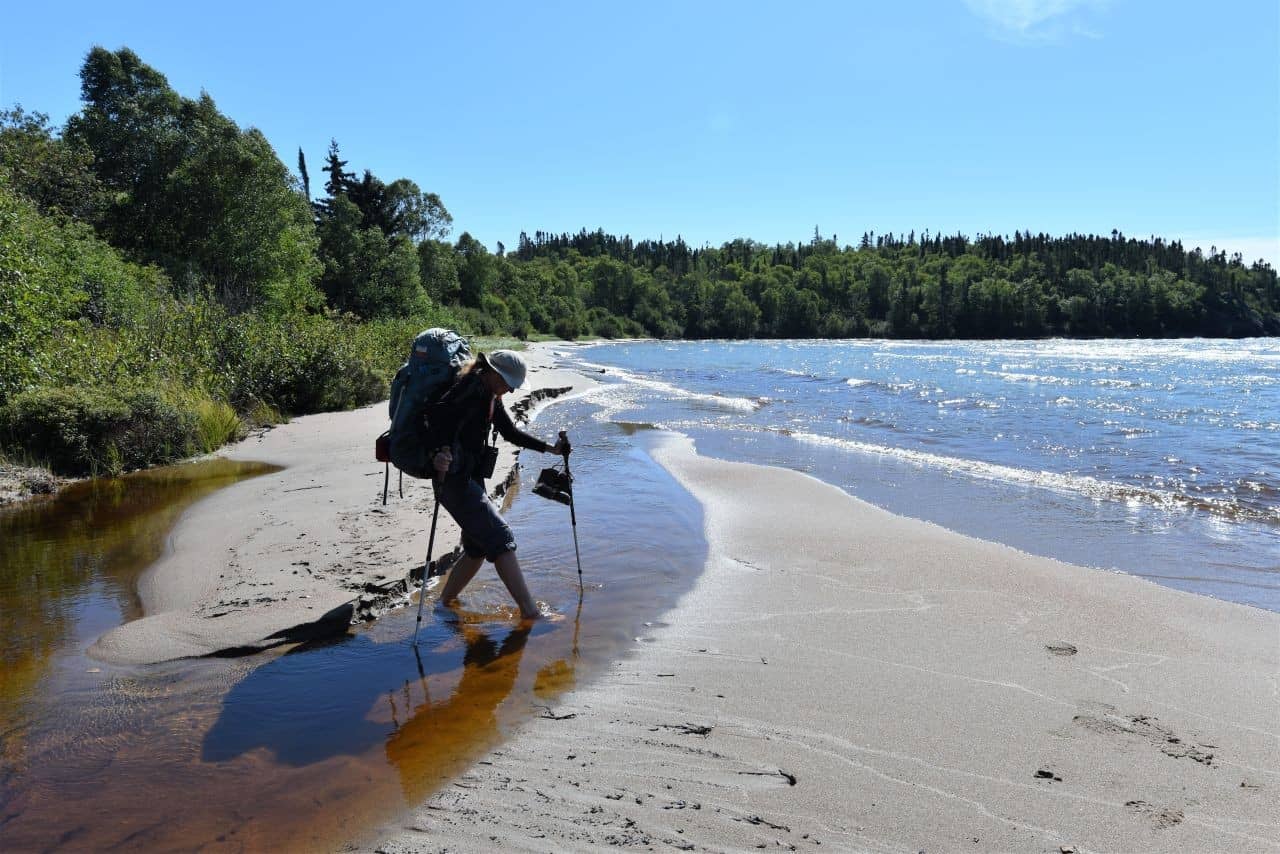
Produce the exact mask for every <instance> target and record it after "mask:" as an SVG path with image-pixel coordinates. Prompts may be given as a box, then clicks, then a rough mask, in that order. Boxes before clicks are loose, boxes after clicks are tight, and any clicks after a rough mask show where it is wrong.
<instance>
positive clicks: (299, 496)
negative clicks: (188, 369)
mask: <svg viewBox="0 0 1280 854" xmlns="http://www.w3.org/2000/svg"><path fill="white" fill-rule="evenodd" d="M556 346H557V347H558V346H562V345H561V344H560V343H559V342H557V344H556ZM567 346H572V345H567ZM525 356H526V358H527V360H528V362H529V368H530V370H529V380H528V384H527V386H526V388H524V389H522V390H521V393H519V394H517V395H512V396H511V397H512V399H511V400H509V401H507V405H508V408H509V409H510V410H512V411H513V413H522V414H523V415H524V417H526V418H532V417H533V415H534V414H535V413H536V412H538V411H540V410H541V408H543V407H544V406H546V405H547V403H548V402H549V401H550V400H551V399H553V398H555V397H556V396H558V395H562V394H563V395H567V396H570V397H571V396H573V395H576V394H580V393H583V392H585V391H586V390H587V389H589V388H590V387H591V386H592V385H594V382H593V381H592V380H591V379H590V378H589V377H586V376H584V375H580V374H577V373H576V372H570V371H566V370H560V369H556V368H554V367H553V362H554V358H553V357H552V355H551V353H550V348H549V347H544V346H540V345H531V346H530V347H529V349H527V350H526V351H525ZM386 422H387V417H386V402H385V401H383V402H381V403H378V404H374V405H372V406H368V407H364V408H362V409H357V410H353V411H350V412H334V413H321V414H317V415H308V416H301V417H298V418H295V419H293V420H291V421H290V422H289V423H288V424H283V425H279V426H276V427H274V428H272V429H271V430H267V431H262V432H259V433H256V434H254V435H252V436H250V437H248V438H247V439H245V440H243V441H241V442H239V443H237V444H235V445H231V446H227V447H225V448H223V449H222V451H221V452H219V454H218V456H221V457H225V458H227V459H233V460H242V461H255V462H265V463H270V464H273V465H278V466H281V467H282V470H281V471H279V472H276V473H274V474H269V475H264V476H261V477H257V478H253V479H251V480H247V481H243V482H241V483H237V484H235V485H233V486H231V487H228V488H227V489H224V490H220V491H219V492H217V493H215V494H213V495H211V496H209V497H208V498H206V499H204V500H202V501H201V502H199V503H198V504H196V505H195V506H193V507H191V508H190V509H189V510H188V511H187V512H186V513H184V514H183V516H182V518H181V519H180V520H179V522H178V524H177V525H176V526H175V527H174V529H173V531H172V533H171V534H170V537H169V547H168V549H167V550H166V553H165V555H164V556H163V557H161V558H160V560H158V561H156V563H154V564H153V565H152V566H151V567H149V568H148V569H147V570H146V571H145V572H144V573H143V575H142V576H141V578H140V579H139V582H138V596H139V598H140V600H141V602H142V605H143V614H144V616H143V617H142V618H140V619H138V620H134V621H132V622H128V623H125V624H123V625H121V626H118V627H116V628H114V629H111V630H110V631H108V632H106V633H105V634H104V635H102V637H100V638H99V639H98V640H97V641H96V642H95V643H94V644H93V645H92V646H91V647H90V648H89V654H90V655H91V656H92V657H94V658H97V659H100V660H102V661H105V662H108V663H112V664H152V663H158V662H161V661H169V660H173V659H179V658H191V657H199V656H206V655H213V654H223V655H226V654H244V653H252V652H255V651H259V650H263V649H268V648H270V647H273V646H279V645H281V644H285V643H292V642H298V641H303V640H310V639H314V638H317V637H323V636H326V635H332V634H340V633H342V632H344V631H346V628H347V626H349V625H351V624H352V623H353V622H362V621H368V620H371V619H376V618H377V617H378V616H379V615H380V614H381V613H382V612H384V611H385V610H386V609H388V608H390V607H395V606H397V605H402V604H405V603H406V602H408V601H410V600H411V598H412V594H413V592H414V590H416V589H418V586H419V583H420V582H421V575H422V571H423V568H424V567H423V555H424V554H425V551H426V544H427V537H428V532H429V528H430V521H431V509H432V507H433V502H432V499H431V492H430V487H429V484H428V483H427V482H426V481H417V480H414V479H412V478H405V484H404V487H405V489H404V497H403V498H401V497H400V496H399V494H398V490H397V484H396V482H395V481H396V478H395V477H394V476H393V477H392V478H391V482H390V484H389V488H388V492H387V504H386V506H383V505H382V484H383V474H384V469H383V465H382V464H381V463H377V462H375V461H374V459H373V443H374V439H375V438H376V437H377V436H378V434H379V433H381V432H382V431H383V430H384V429H386ZM544 438H546V437H544ZM499 448H500V457H499V462H498V468H497V471H499V472H506V473H507V474H506V475H505V476H495V477H494V478H493V479H492V480H491V484H498V485H499V486H498V487H497V488H498V489H499V490H500V489H502V488H503V487H502V486H501V485H502V484H504V483H506V482H509V479H510V478H512V477H514V476H517V474H516V473H517V471H518V467H519V462H520V461H519V454H520V451H519V449H517V448H514V447H512V446H510V445H508V444H507V443H505V442H503V441H502V440H501V439H499ZM392 474H393V475H394V473H392ZM375 475H376V477H375ZM375 481H376V483H375ZM459 536H460V532H459V530H458V527H457V525H456V524H455V523H454V522H453V520H452V519H451V518H450V517H449V516H448V514H441V516H440V520H439V529H438V532H437V541H436V547H437V548H436V554H435V555H434V557H435V559H436V561H437V563H438V564H439V563H441V562H442V563H443V564H444V565H445V566H447V565H448V561H449V555H450V550H451V549H452V550H454V553H455V554H456V551H457V548H458V546H457V544H458V542H459Z"/></svg>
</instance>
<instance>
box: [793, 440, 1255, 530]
mask: <svg viewBox="0 0 1280 854" xmlns="http://www.w3.org/2000/svg"><path fill="white" fill-rule="evenodd" d="M790 435H791V436H792V438H794V439H796V440H798V441H801V442H807V443H809V444H813V445H821V446H827V447H835V448H840V449H842V450H847V451H854V452H857V453H862V454H872V455H875V456H881V457H892V458H894V459H898V460H902V461H903V462H907V463H911V464H913V465H916V466H920V467H922V468H923V467H929V468H938V469H944V470H946V471H951V472H959V473H961V474H965V475H968V476H970V477H973V478H977V479H980V480H988V481H998V482H1001V483H1014V484H1024V485H1026V486H1033V487H1038V488H1041V489H1049V490H1053V491H1055V492H1065V493H1071V494H1075V495H1083V496H1086V497H1088V498H1091V499H1093V500H1095V501H1102V500H1110V501H1123V502H1128V503H1134V502H1137V503H1141V504H1146V505H1149V506H1152V507H1155V508H1158V509H1164V510H1185V509H1198V510H1204V511H1207V512H1209V513H1212V514H1214V515H1217V516H1226V517H1232V518H1250V519H1257V520H1262V521H1268V522H1272V523H1280V509H1265V510H1255V509H1251V508H1246V507H1241V506H1239V505H1237V504H1235V503H1234V502H1230V501H1223V500H1219V499H1214V498H1201V497H1193V496H1188V495H1181V494H1178V493H1173V492H1164V491H1161V490H1157V489H1147V488H1144V487H1137V486H1128V485H1125V484H1122V483H1114V482H1110V481H1105V480H1099V479H1098V478H1094V477H1088V476H1086V475H1074V474H1063V473H1060V472H1051V471H1043V470H1042V471H1033V470H1031V469H1021V468H1015V467H1014V466H1005V465H1000V464H998V463H987V462H982V461H980V460H968V459H964V458H961V457H948V456H944V455H942V454H931V453H929V452H927V451H916V450H912V449H909V448H894V447H890V446H886V445H873V444H871V443H869V442H859V441H856V440H854V439H838V438H835V437H833V436H821V435H818V434H816V433H804V432H794V433H791V434H790Z"/></svg>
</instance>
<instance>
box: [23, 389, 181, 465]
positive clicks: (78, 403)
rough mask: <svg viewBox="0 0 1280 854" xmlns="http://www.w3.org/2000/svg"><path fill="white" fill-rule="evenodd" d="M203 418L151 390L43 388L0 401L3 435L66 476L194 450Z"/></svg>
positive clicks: (166, 458)
mask: <svg viewBox="0 0 1280 854" xmlns="http://www.w3.org/2000/svg"><path fill="white" fill-rule="evenodd" d="M198 428H199V417H198V415H197V414H196V413H195V412H194V411H193V410H191V409H186V408H183V407H181V406H179V405H176V404H175V403H173V402H172V401H171V400H170V399H168V398H166V396H165V395H163V394H162V393H160V392H158V391H156V390H153V389H118V388H111V387H106V388H89V387H77V388H42V389H33V390H30V391H25V392H22V393H21V394H19V395H17V396H15V397H14V398H13V399H12V400H10V401H9V402H8V403H7V404H6V405H5V406H4V407H3V408H0V437H2V438H0V441H3V443H4V445H5V447H6V448H7V449H8V450H9V451H10V452H13V451H15V450H19V449H20V452H21V453H22V454H23V455H24V456H26V457H27V458H29V459H34V460H36V461H39V462H41V463H43V464H45V465H47V466H48V467H49V468H50V469H51V470H52V471H54V472H56V473H58V474H65V475H109V474H110V475H114V474H119V473H120V472H122V471H128V470H130V469H136V468H144V467H146V466H153V465H159V464H161V463H166V462H171V461H173V460H177V459H181V458H182V457H185V456H189V455H190V454H191V453H192V452H193V451H195V450H196V449H197V448H198V447H199V437H198Z"/></svg>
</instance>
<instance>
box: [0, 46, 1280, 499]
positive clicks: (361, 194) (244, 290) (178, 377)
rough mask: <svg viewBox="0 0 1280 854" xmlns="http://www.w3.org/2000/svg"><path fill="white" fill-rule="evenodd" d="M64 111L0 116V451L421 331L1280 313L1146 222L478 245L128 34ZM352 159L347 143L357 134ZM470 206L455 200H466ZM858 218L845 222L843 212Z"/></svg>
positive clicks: (96, 461)
mask: <svg viewBox="0 0 1280 854" xmlns="http://www.w3.org/2000/svg"><path fill="white" fill-rule="evenodd" d="M80 81H81V96H82V109H81V110H80V111H79V112H77V113H76V114H74V115H73V116H71V117H70V118H69V119H68V120H67V121H66V123H65V125H63V126H61V127H55V126H53V125H51V124H50V122H49V119H48V117H47V116H45V115H43V114H41V113H39V112H28V111H26V110H24V109H23V108H22V107H16V106H15V107H13V108H12V109H9V110H7V111H5V112H3V113H0V448H3V452H4V453H5V454H6V455H7V456H8V457H9V458H10V459H14V460H19V461H23V462H34V463H41V464H48V465H51V466H52V467H53V468H54V469H55V470H57V471H62V472H67V473H73V474H83V473H91V472H94V473H101V472H116V471H121V470H125V469H130V468H137V467H141V466H146V465H152V464H156V463H159V462H163V461H167V460H172V459H177V458H181V457H183V456H187V455H189V454H191V453H197V452H201V451H208V450H212V449H214V448H216V447H218V446H220V445H221V444H222V443H223V442H225V441H227V440H228V439H231V438H234V437H235V436H237V435H239V434H241V433H242V432H243V431H244V430H245V429H246V428H247V427H248V426H250V425H253V424H262V423H270V422H272V421H275V420H279V419H281V418H285V417H288V416H289V415H291V414H301V413H307V412H315V411H321V410H328V409H341V408H349V407H353V406H358V405H362V404H365V403H369V402H373V401H376V400H379V399H381V398H382V397H383V396H384V395H385V394H386V391H387V382H388V379H389V377H390V375H391V373H393V372H394V369H395V367H396V366H397V365H398V363H399V362H400V361H401V360H402V359H403V355H404V353H405V351H406V348H407V346H408V343H409V341H410V340H411V338H412V336H413V334H414V333H415V332H416V331H418V330H419V329H422V328H424V327H427V326H432V325H450V326H454V327H456V328H459V329H460V330H462V331H464V332H468V333H472V334H481V335H500V336H501V335H506V336H513V337H517V338H529V337H531V336H534V335H547V336H557V337H562V338H578V337H581V336H597V337H606V338H611V337H621V336H626V337H629V336H653V337H663V338H710V337H714V338H750V337H785V338H812V337H823V338H850V337H876V338H1038V337H1044V336H1073V337H1177V336H1214V337H1246V336H1258V335H1277V334H1280V288H1278V287H1277V281H1276V273H1275V271H1274V270H1273V269H1272V268H1271V267H1270V266H1269V265H1267V264H1264V263H1261V262H1257V263H1249V262H1247V261H1246V259H1244V258H1241V257H1240V256H1238V255H1237V256H1233V257H1228V256H1226V255H1225V254H1224V253H1221V252H1217V251H1216V249H1215V250H1211V251H1210V252H1209V254H1204V253H1202V252H1201V251H1199V250H1195V249H1193V250H1191V251H1188V250H1187V248H1185V247H1183V246H1182V245H1181V244H1179V243H1178V242H1176V241H1172V242H1171V241H1166V240H1163V239H1160V238H1158V237H1150V238H1133V237H1129V236H1126V235H1123V234H1119V233H1116V232H1112V233H1111V234H1108V235H1080V234H1071V235H1065V236H1058V237H1054V236H1049V235H1046V234H1037V233H1031V232H1029V231H1028V232H1021V231H1019V232H1015V233H1014V234H1013V235H1012V236H1008V235H975V236H965V235H959V234H957V235H944V234H940V233H934V232H930V231H922V232H920V233H915V232H912V233H908V234H880V233H876V232H873V231H867V232H866V233H864V234H861V235H856V236H853V239H852V240H846V241H842V240H841V239H840V238H839V237H838V236H836V235H831V236H829V237H827V236H824V235H823V234H821V233H820V230H819V229H818V228H817V227H814V229H813V232H812V235H811V236H807V237H806V238H805V239H803V240H801V241H798V242H795V243H787V244H779V245H766V244H763V243H757V242H755V241H752V240H749V239H739V240H733V241H731V242H728V243H725V244H723V245H721V246H719V247H712V246H700V247H698V246H690V245H688V244H687V243H685V242H684V241H683V240H682V239H680V238H679V237H677V238H675V239H674V240H664V239H642V240H633V239H632V238H631V237H629V236H622V237H618V236H615V235H610V234H606V233H604V232H603V231H599V230H596V231H587V230H585V229H584V230H582V231H580V232H578V233H577V234H549V233H544V232H541V231H534V232H533V236H532V237H530V236H529V235H528V234H521V235H520V236H519V239H518V242H517V244H516V245H515V246H514V247H513V248H510V249H508V248H507V247H505V246H503V245H502V244H501V243H499V244H498V245H497V246H496V247H495V248H494V250H492V251H491V250H490V249H489V248H488V247H486V246H485V245H483V244H482V243H480V241H478V240H476V239H475V238H473V237H472V236H471V235H470V234H469V233H467V232H466V231H465V230H463V231H461V232H460V233H459V234H458V235H457V236H456V237H454V236H453V235H454V231H455V224H454V222H453V219H452V217H451V215H450V214H449V212H448V210H447V208H446V207H445V203H444V200H442V199H441V198H440V197H439V196H438V195H436V194H434V193H431V192H428V191H424V190H423V189H422V188H421V187H420V186H419V184H417V183H416V182H415V181H414V180H413V179H411V178H408V177H396V178H393V179H387V178H386V177H385V176H383V177H380V176H376V175H374V174H373V173H372V172H371V171H370V170H368V169H361V168H359V167H358V166H352V165H351V163H352V162H353V160H354V159H356V158H358V153H347V152H343V151H342V149H341V147H340V145H339V143H338V142H337V141H334V142H332V143H331V144H330V146H329V148H328V150H327V151H326V152H324V153H323V155H322V156H320V157H315V158H314V159H313V160H312V161H310V162H309V161H308V158H307V154H306V153H305V152H303V151H301V150H299V151H297V152H296V162H293V154H292V153H290V154H289V155H288V159H289V160H290V165H286V163H285V162H284V160H283V159H282V157H281V155H280V153H278V152H277V151H275V150H274V149H273V148H272V146H271V145H270V143H269V142H268V141H267V140H266V138H265V137H264V136H263V135H262V134H261V133H260V132H259V131H257V130H255V129H253V128H242V127H240V126H239V125H238V124H236V122H235V121H234V120H233V119H232V118H230V117H228V116H225V115H223V114H222V113H221V112H220V111H219V110H218V108H217V106H216V104H215V102H214V100H213V98H212V97H210V95H208V94H207V93H201V94H200V96H199V97H198V98H195V99H191V98H187V97H184V96H182V95H180V94H179V93H177V92H175V91H174V90H173V89H172V88H171V87H170V85H169V84H168V82H167V80H166V79H165V77H164V75H163V74H162V73H161V72H160V71H158V70H156V69H154V68H152V67H150V66H148V65H147V64H146V63H145V62H143V61H142V59H141V58H139V57H138V56H137V55H136V54H135V53H133V52H132V51H130V50H128V49H127V48H124V49H121V50H118V51H110V50H106V49H104V48H101V47H97V48H94V49H93V50H91V51H90V52H89V53H88V55H87V57H86V59H85V61H84V64H83V67H82V68H81V71H80ZM349 158H350V159H349ZM460 225H465V224H460ZM846 237H847V236H846Z"/></svg>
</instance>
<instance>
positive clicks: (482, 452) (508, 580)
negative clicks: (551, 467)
mask: <svg viewBox="0 0 1280 854" xmlns="http://www.w3.org/2000/svg"><path fill="white" fill-rule="evenodd" d="M525 371H526V368H525V363H524V359H522V358H520V356H519V355H518V354H516V353H513V352H511V351H510V350H494V351H493V352H492V353H491V354H489V355H488V356H485V355H484V354H483V353H481V354H480V355H478V356H477V357H476V358H474V359H472V360H470V361H469V362H467V363H465V364H463V365H462V367H461V368H460V369H459V370H458V376H457V379H456V380H455V381H454V383H453V385H452V386H451V387H450V388H449V389H448V390H447V391H446V392H445V393H444V394H443V395H441V397H440V399H439V400H438V401H437V402H436V403H434V404H430V405H429V406H428V407H427V424H428V427H427V445H426V446H427V448H431V449H435V450H434V451H433V452H432V456H431V460H432V465H433V467H434V469H435V475H436V477H435V480H436V484H437V494H436V500H438V501H439V502H440V503H441V504H442V505H444V508H445V509H446V510H448V511H449V515H450V516H452V517H453V519H454V521H455V522H457V523H458V525H459V526H460V527H461V528H462V548H463V551H464V553H465V554H464V555H463V557H462V558H460V559H459V560H458V561H457V562H456V563H454V565H453V569H452V570H451V571H450V572H449V579H448V581H447V582H446V583H445V585H444V590H443V592H441V594H440V604H442V605H446V606H448V605H453V604H454V603H455V602H457V599H458V594H459V593H461V592H462V589H463V588H464V587H466V586H467V584H468V583H469V582H470V581H471V579H472V578H474V577H475V574H476V572H477V571H479V569H480V566H481V565H482V564H483V563H484V561H485V560H486V559H488V560H490V561H492V562H493V565H494V568H495V569H497V571H498V577H499V578H501V579H502V583H503V584H505V585H506V587H507V591H508V592H509V593H510V594H511V598H513V599H515V601H516V605H518V606H519V608H520V615H521V617H523V618H524V619H526V620H535V619H537V618H538V617H539V616H541V614H540V613H539V611H538V605H537V603H536V602H534V601H533V597H532V596H531V595H530V594H529V588H528V586H527V585H526V584H525V582H524V575H523V574H522V573H521V572H520V563H519V562H518V561H517V560H516V541H515V538H514V537H513V536H512V535H511V528H509V527H508V526H507V523H506V522H505V521H503V519H502V516H501V515H500V514H499V513H498V508H497V506H496V505H495V504H494V503H493V499H491V498H490V497H489V493H488V491H487V490H486V489H485V485H484V481H485V478H487V477H489V476H490V475H492V474H493V467H494V465H495V464H496V462H497V448H495V447H493V446H492V445H491V444H489V443H488V441H487V440H488V437H489V434H490V432H491V431H492V432H496V433H498V434H500V435H501V436H502V438H504V439H506V440H507V441H508V442H510V443H511V444H513V445H516V446H518V447H521V448H528V449H529V450H532V451H540V452H542V453H544V454H545V453H554V454H563V453H564V452H565V446H564V442H565V440H564V439H558V440H557V441H556V443H555V444H554V445H549V444H547V443H546V442H543V441H542V440H541V439H538V438H536V437H534V436H530V435H529V434H528V433H525V432H524V431H522V430H520V429H519V428H518V427H516V426H515V424H513V423H512V421H511V416H510V415H508V414H507V410H506V407H504V406H503V405H502V396H503V395H504V394H506V393H507V392H509V391H513V390H515V389H517V388H519V387H520V386H522V385H524V377H525Z"/></svg>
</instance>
